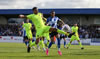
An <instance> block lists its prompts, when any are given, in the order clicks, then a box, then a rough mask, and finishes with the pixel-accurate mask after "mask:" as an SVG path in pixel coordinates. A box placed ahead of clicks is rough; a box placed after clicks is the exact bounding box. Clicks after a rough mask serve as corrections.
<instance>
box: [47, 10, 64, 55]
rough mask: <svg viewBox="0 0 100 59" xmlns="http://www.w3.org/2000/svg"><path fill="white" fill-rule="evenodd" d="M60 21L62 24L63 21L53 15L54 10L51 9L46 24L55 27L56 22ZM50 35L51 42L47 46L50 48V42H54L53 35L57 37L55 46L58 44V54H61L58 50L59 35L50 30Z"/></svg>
mask: <svg viewBox="0 0 100 59" xmlns="http://www.w3.org/2000/svg"><path fill="white" fill-rule="evenodd" d="M59 21H61V22H62V24H64V22H63V21H62V20H60V19H59V18H58V17H56V16H55V11H51V16H50V17H49V18H48V19H47V25H49V26H51V27H53V28H57V22H59ZM50 36H51V42H50V44H49V46H48V48H50V47H51V46H52V44H53V43H54V42H55V41H54V36H55V37H56V38H57V41H58V43H57V46H58V54H59V55H62V53H61V51H60V36H59V34H58V33H57V32H51V33H50Z"/></svg>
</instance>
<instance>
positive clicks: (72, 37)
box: [67, 35, 75, 49]
mask: <svg viewBox="0 0 100 59" xmlns="http://www.w3.org/2000/svg"><path fill="white" fill-rule="evenodd" d="M74 39H75V36H74V35H73V36H71V39H70V42H69V43H68V47H67V49H68V48H69V47H70V46H71V43H72V41H73V40H74Z"/></svg>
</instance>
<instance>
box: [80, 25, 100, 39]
mask: <svg viewBox="0 0 100 59" xmlns="http://www.w3.org/2000/svg"><path fill="white" fill-rule="evenodd" d="M79 36H80V38H100V26H86V25H84V26H79Z"/></svg>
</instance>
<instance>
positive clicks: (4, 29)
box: [0, 25, 19, 36]
mask: <svg viewBox="0 0 100 59" xmlns="http://www.w3.org/2000/svg"><path fill="white" fill-rule="evenodd" d="M0 36H19V26H18V25H0Z"/></svg>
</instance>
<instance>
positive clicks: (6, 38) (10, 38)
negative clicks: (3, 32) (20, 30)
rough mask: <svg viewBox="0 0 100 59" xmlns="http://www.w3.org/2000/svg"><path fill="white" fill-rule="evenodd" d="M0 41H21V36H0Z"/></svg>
mask: <svg viewBox="0 0 100 59" xmlns="http://www.w3.org/2000/svg"><path fill="white" fill-rule="evenodd" d="M0 42H17V43H21V42H23V37H20V36H0Z"/></svg>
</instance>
